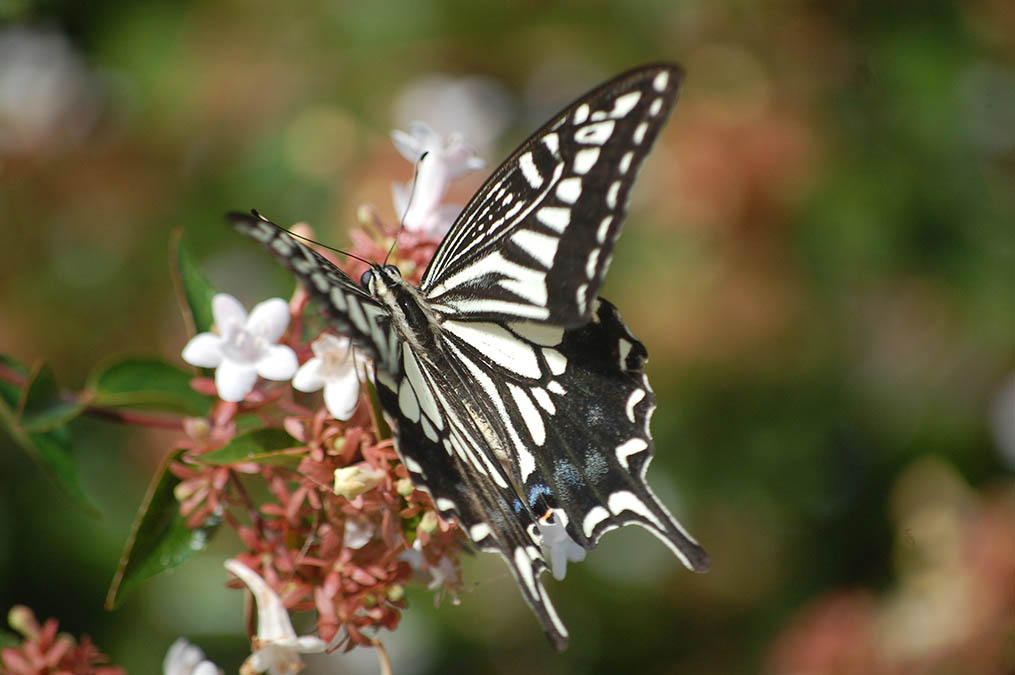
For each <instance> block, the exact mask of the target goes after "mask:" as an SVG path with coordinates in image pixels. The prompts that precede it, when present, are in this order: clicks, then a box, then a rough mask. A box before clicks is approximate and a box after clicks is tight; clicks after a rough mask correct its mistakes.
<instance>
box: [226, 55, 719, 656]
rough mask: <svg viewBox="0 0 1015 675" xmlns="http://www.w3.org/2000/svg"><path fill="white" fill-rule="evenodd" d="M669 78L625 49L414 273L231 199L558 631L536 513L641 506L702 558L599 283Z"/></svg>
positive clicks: (624, 337)
mask: <svg viewBox="0 0 1015 675" xmlns="http://www.w3.org/2000/svg"><path fill="white" fill-rule="evenodd" d="M681 78H682V72H681V71H680V69H679V68H677V67H676V66H670V65H651V66H645V67H643V68H639V69H635V70H633V71H631V72H629V73H626V74H624V75H621V76H619V77H617V78H615V79H614V80H611V81H610V82H607V83H606V84H604V85H602V86H600V87H599V88H597V89H594V90H593V91H591V92H589V93H588V94H586V95H585V96H583V97H582V98H581V99H579V100H578V101H575V102H574V103H573V104H571V105H570V106H569V107H568V108H566V109H565V110H563V111H562V112H561V113H559V114H558V115H556V116H555V117H553V118H552V119H551V121H550V122H549V123H547V125H546V126H544V127H543V128H542V129H540V130H539V131H538V132H536V133H535V134H534V135H533V136H532V137H531V138H529V140H527V141H526V142H525V143H524V144H522V146H521V147H520V148H519V149H518V150H516V151H515V152H514V153H513V154H512V155H511V156H510V158H509V159H508V160H507V161H506V162H505V163H504V164H503V165H502V166H501V167H500V168H499V169H497V170H496V171H495V172H494V173H493V175H492V176H491V177H490V178H489V179H488V180H487V181H486V183H485V184H484V185H483V187H482V188H481V189H480V190H479V192H478V193H477V195H476V196H475V197H474V198H473V199H472V201H471V202H470V203H469V205H468V206H466V208H465V209H464V210H463V212H462V214H461V215H460V216H459V218H458V220H457V221H456V222H455V224H454V225H453V226H452V228H451V230H450V232H449V233H448V235H447V237H446V238H445V240H444V241H443V242H442V243H441V245H440V246H439V247H438V249H437V251H436V253H435V254H434V258H433V260H432V261H431V263H430V265H429V267H428V268H427V270H426V272H425V273H424V276H423V281H422V284H421V286H420V288H419V289H418V290H416V289H413V288H411V287H409V286H408V284H406V283H405V282H404V281H402V280H401V279H400V278H399V277H398V276H397V275H394V274H393V273H392V274H390V275H389V274H388V273H387V272H385V269H384V268H382V267H380V266H375V267H374V268H373V269H374V272H375V274H374V276H373V277H372V281H371V282H370V287H369V288H370V290H369V292H368V291H367V290H366V289H363V288H361V287H360V286H358V285H356V284H355V283H354V282H353V281H352V280H351V279H350V278H349V277H348V276H346V275H345V274H343V273H342V272H341V271H340V270H339V269H338V268H336V267H335V266H334V265H332V263H331V262H329V261H328V260H327V259H326V258H324V257H323V256H320V255H319V254H317V253H315V252H313V251H311V250H310V249H309V248H307V247H306V246H304V245H303V244H301V243H299V242H297V241H295V240H294V239H292V238H291V237H290V236H289V235H288V234H287V233H285V231H283V230H281V229H280V228H278V227H277V226H276V225H274V224H272V223H270V222H268V221H267V220H265V219H263V218H261V217H259V216H256V215H255V216H247V215H243V214H230V216H229V218H230V220H232V222H233V223H234V224H235V225H236V226H237V228H239V229H240V230H241V231H242V232H244V233H245V234H248V235H250V236H253V237H254V238H256V239H258V240H259V241H261V243H263V244H264V245H265V246H267V247H268V248H269V249H271V251H272V252H273V253H275V255H276V256H277V257H279V258H280V259H281V260H282V262H283V263H285V264H286V265H287V266H288V267H289V268H290V269H291V270H292V271H293V272H294V273H295V274H296V276H297V277H299V278H300V279H301V280H302V281H303V282H304V283H305V284H306V285H307V286H308V288H309V289H310V291H311V292H312V293H313V294H314V296H315V297H316V298H317V299H318V300H319V301H321V302H322V303H323V304H324V306H325V308H326V310H327V312H328V314H329V315H331V316H332V318H333V319H334V324H335V327H336V328H337V329H338V330H339V331H340V332H342V333H344V334H346V335H348V336H349V337H350V338H351V339H352V340H353V342H354V343H355V344H356V345H357V346H358V348H359V349H361V350H362V351H363V352H364V353H366V354H367V355H369V356H371V357H372V358H373V359H374V363H375V368H374V375H375V382H376V385H377V391H378V397H379V400H380V403H381V406H382V408H383V409H384V411H385V415H386V416H387V417H388V418H389V420H390V422H391V427H392V430H393V431H394V434H395V438H396V445H397V448H398V451H399V455H400V456H401V458H402V460H403V462H404V463H405V465H406V468H407V469H408V471H409V473H410V475H411V476H412V479H413V481H414V482H415V484H416V485H417V487H419V488H420V489H422V490H424V491H426V492H427V493H428V494H429V495H430V496H431V497H432V499H433V501H434V505H435V507H436V508H437V510H438V512H439V513H440V514H441V515H442V516H443V517H444V518H446V519H448V520H457V521H458V522H459V523H460V525H461V527H462V530H463V531H464V532H465V533H466V535H467V536H468V537H469V539H471V540H472V542H474V543H475V545H476V546H477V547H478V548H480V549H483V550H488V551H495V552H497V553H500V554H501V556H503V558H504V560H505V561H506V562H507V564H508V566H509V568H510V569H511V572H512V575H513V576H514V578H515V580H516V581H517V582H518V585H519V587H520V589H521V591H522V595H523V596H524V597H525V599H526V601H527V602H528V603H529V604H530V605H531V607H532V608H533V610H534V611H535V613H536V616H537V617H538V619H539V621H540V623H541V624H542V626H543V629H544V630H545V631H546V633H547V635H548V636H549V637H550V639H551V641H552V642H553V644H554V645H555V646H556V647H557V648H558V649H563V648H564V646H565V645H566V643H567V631H566V629H565V628H564V625H563V624H562V623H561V621H560V619H559V618H558V617H557V614H556V612H555V611H554V609H553V606H552V604H551V603H550V600H549V597H548V596H547V593H546V591H545V589H544V587H543V585H542V582H541V581H540V575H541V574H542V572H543V571H544V570H547V569H549V568H550V565H552V566H553V570H554V572H555V573H556V571H557V569H558V565H559V563H560V562H562V561H559V560H554V559H553V558H554V557H555V556H556V555H557V553H554V552H553V551H554V549H552V548H547V546H546V542H545V540H544V539H543V538H542V534H541V529H540V528H541V527H543V526H544V525H546V524H547V523H550V524H553V525H558V524H563V526H564V528H565V529H566V532H567V535H568V537H570V539H571V540H572V544H573V546H575V547H578V546H580V547H582V548H584V549H591V548H592V547H593V546H594V545H595V544H596V542H597V541H598V540H599V538H600V537H601V536H602V535H603V534H604V533H605V532H607V531H609V530H611V529H614V528H616V527H620V526H622V525H626V524H637V525H641V526H642V527H645V528H646V529H648V530H649V531H651V532H652V533H653V534H655V535H656V536H657V537H659V538H660V539H662V540H663V542H665V543H666V545H667V546H669V548H670V549H671V550H673V552H674V553H675V554H676V555H677V556H678V557H679V558H680V559H681V560H682V561H683V562H684V564H686V565H687V566H688V567H690V568H691V569H694V570H698V571H702V570H704V569H706V568H707V566H708V559H707V556H706V555H705V552H704V551H703V550H702V549H701V548H700V547H699V546H698V545H697V543H696V542H695V541H694V540H693V539H692V538H691V537H690V536H689V535H688V534H687V532H686V531H685V530H684V529H683V528H682V527H681V526H680V524H679V523H678V522H677V521H676V520H675V519H674V518H673V516H672V515H670V513H669V511H667V509H666V507H665V506H664V505H663V504H662V503H661V502H660V501H659V500H658V499H657V498H656V497H655V495H654V494H653V493H652V491H651V489H650V488H649V487H648V485H647V483H646V481H645V472H646V470H647V468H648V465H649V462H650V460H651V456H652V451H653V445H652V439H651V435H650V432H649V420H650V418H651V415H652V412H653V410H654V409H655V398H654V396H653V394H652V390H651V388H650V387H649V385H648V380H647V378H646V377H645V375H644V373H643V372H642V364H643V363H644V361H645V349H644V347H643V346H642V345H641V343H640V342H638V340H637V339H635V337H634V336H633V335H632V334H631V333H630V331H628V329H627V328H626V327H625V326H624V324H623V322H622V321H621V319H620V315H619V314H618V312H617V311H616V309H615V308H614V307H613V306H612V305H611V304H609V303H608V302H606V301H605V300H602V299H600V298H597V292H598V290H599V288H600V287H601V285H602V281H603V276H604V275H605V273H606V269H607V266H608V264H609V259H610V256H611V253H612V250H613V245H614V243H615V241H616V238H617V236H618V234H619V231H620V225H621V219H622V217H623V214H624V210H625V207H626V205H627V199H628V194H629V192H630V189H631V185H632V183H633V181H634V176H635V173H636V172H637V170H638V168H639V166H640V165H641V163H642V161H643V160H644V158H645V155H646V154H647V152H648V150H649V147H650V146H651V144H652V142H653V141H654V139H655V137H656V136H657V135H658V133H659V130H660V128H661V127H662V125H663V123H664V122H665V120H666V117H667V116H668V114H669V112H670V109H671V108H672V107H673V104H674V103H675V102H676V98H677V93H678V89H679V85H680V81H681ZM424 161H425V160H424ZM558 519H559V520H558ZM544 549H546V550H544ZM578 551H579V552H580V551H581V549H580V548H579V549H578ZM548 552H549V557H550V559H549V560H548V559H547V558H546V557H545V556H546V555H547V553H548ZM567 557H568V559H571V556H570V554H569V555H568V556H567ZM564 562H566V561H564ZM561 568H562V566H561Z"/></svg>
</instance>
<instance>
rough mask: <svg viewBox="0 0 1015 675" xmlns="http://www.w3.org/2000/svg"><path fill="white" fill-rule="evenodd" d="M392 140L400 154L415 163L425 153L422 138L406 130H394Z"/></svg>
mask: <svg viewBox="0 0 1015 675" xmlns="http://www.w3.org/2000/svg"><path fill="white" fill-rule="evenodd" d="M391 142H392V143H394V144H395V149H396V150H398V152H399V154H401V155H402V157H404V158H405V159H407V160H408V161H410V162H412V163H413V164H415V163H416V160H417V159H419V156H420V155H422V154H423V150H424V148H423V143H422V142H421V141H420V139H418V138H416V137H415V136H412V135H411V134H407V133H405V132H404V131H400V130H398V129H395V130H393V131H392V132H391Z"/></svg>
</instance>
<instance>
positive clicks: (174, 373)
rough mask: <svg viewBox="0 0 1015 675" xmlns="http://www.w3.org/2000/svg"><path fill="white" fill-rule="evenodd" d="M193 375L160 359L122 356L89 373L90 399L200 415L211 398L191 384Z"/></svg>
mask: <svg viewBox="0 0 1015 675" xmlns="http://www.w3.org/2000/svg"><path fill="white" fill-rule="evenodd" d="M191 379H193V375H192V374H190V373H188V372H186V371H184V370H182V369H180V368H177V367H175V366H172V365H170V364H168V363H166V362H165V361H161V360H159V359H136V358H131V359H124V360H123V361H120V362H118V363H114V364H112V365H111V366H109V367H108V368H106V369H105V370H103V371H102V372H100V373H99V374H98V375H95V376H93V377H92V383H91V389H92V392H93V398H92V402H93V403H94V404H95V405H100V406H105V407H117V406H143V407H147V408H159V409H163V410H167V409H168V410H174V411H177V412H181V413H183V414H186V415H192V416H195V417H202V416H204V415H207V414H208V410H209V409H210V407H211V400H210V399H209V398H208V397H207V396H204V395H202V394H199V393H197V392H196V391H194V390H193V389H192V388H191V387H190V381H191Z"/></svg>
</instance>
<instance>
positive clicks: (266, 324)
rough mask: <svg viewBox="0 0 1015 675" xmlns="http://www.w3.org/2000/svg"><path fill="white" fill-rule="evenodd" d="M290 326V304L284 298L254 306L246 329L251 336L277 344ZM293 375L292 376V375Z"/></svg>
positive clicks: (273, 299) (272, 299)
mask: <svg viewBox="0 0 1015 675" xmlns="http://www.w3.org/2000/svg"><path fill="white" fill-rule="evenodd" d="M288 326H289V303H287V302H286V301H285V300H283V299H282V298H271V299H270V300H265V301H264V302H259V303H257V304H256V305H254V309H252V310H251V311H250V317H249V318H248V319H247V323H246V328H247V330H248V331H250V333H251V335H256V336H258V337H261V338H264V339H265V340H266V341H267V342H271V343H275V342H278V339H279V338H280V337H282V334H283V333H285V329H286V328H287V327H288ZM290 375H291V374H290Z"/></svg>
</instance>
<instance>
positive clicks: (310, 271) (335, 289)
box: [226, 211, 399, 370]
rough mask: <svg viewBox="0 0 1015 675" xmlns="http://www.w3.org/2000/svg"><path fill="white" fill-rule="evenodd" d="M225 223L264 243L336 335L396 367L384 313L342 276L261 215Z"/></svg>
mask: <svg viewBox="0 0 1015 675" xmlns="http://www.w3.org/2000/svg"><path fill="white" fill-rule="evenodd" d="M226 218H228V219H229V221H230V222H232V224H233V226H235V227H236V229H237V230H239V231H240V232H242V233H243V234H245V235H247V236H249V237H252V238H254V239H256V240H257V241H259V242H261V243H262V244H264V245H265V246H266V247H267V248H268V250H270V251H271V252H272V253H274V254H275V256H276V257H277V258H278V259H279V260H280V261H281V262H282V264H284V265H285V266H286V267H288V268H289V269H290V270H292V272H293V274H295V275H296V276H297V277H298V278H299V279H300V280H301V281H302V282H303V283H304V284H305V285H306V286H307V288H308V289H309V290H310V293H311V294H312V295H313V296H314V297H315V298H316V299H317V300H318V301H319V302H320V303H321V304H322V306H323V307H324V309H325V311H326V312H327V314H328V315H329V316H330V317H331V319H332V321H334V323H335V327H336V328H337V329H338V331H339V332H340V333H342V334H343V335H346V336H348V337H349V338H350V339H351V340H352V341H353V342H354V343H355V344H356V346H357V347H358V348H359V349H360V350H361V351H362V352H363V353H364V354H366V355H367V356H369V357H370V358H371V359H373V360H374V361H375V364H376V365H377V366H378V367H379V368H383V369H385V370H390V369H392V368H396V367H397V360H396V359H395V358H394V354H395V350H396V348H397V346H398V343H399V338H398V335H397V334H396V333H395V332H394V331H393V330H392V325H391V317H390V315H389V314H388V311H387V309H385V308H384V307H383V306H382V305H381V304H379V303H378V302H377V300H375V299H374V298H372V297H371V296H370V294H369V293H367V292H366V291H364V290H363V288H361V287H360V286H359V285H358V284H356V282H354V281H353V280H352V279H350V278H349V276H348V275H347V274H346V273H345V272H343V271H342V270H341V269H339V268H338V267H337V266H336V265H335V264H334V263H332V262H331V261H330V260H328V259H327V258H325V257H324V256H322V255H321V254H319V253H317V252H316V251H313V250H311V249H310V248H309V247H308V246H304V245H303V244H301V243H300V242H298V241H296V240H295V239H293V237H292V236H291V235H290V234H289V233H288V232H286V231H285V230H284V229H282V228H281V227H279V226H278V225H276V224H275V223H273V222H271V221H270V220H268V219H266V218H264V217H263V216H261V215H259V214H256V213H253V214H251V213H239V212H235V211H234V212H230V213H228V214H227V215H226Z"/></svg>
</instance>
